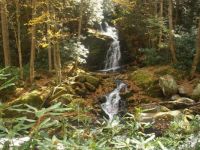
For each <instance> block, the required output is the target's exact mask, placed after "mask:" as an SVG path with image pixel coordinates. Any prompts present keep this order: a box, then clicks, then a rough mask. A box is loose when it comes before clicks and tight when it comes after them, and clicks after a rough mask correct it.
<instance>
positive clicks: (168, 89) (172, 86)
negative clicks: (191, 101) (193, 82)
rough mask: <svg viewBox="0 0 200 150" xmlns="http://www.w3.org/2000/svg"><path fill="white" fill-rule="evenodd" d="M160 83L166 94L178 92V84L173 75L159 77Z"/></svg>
mask: <svg viewBox="0 0 200 150" xmlns="http://www.w3.org/2000/svg"><path fill="white" fill-rule="evenodd" d="M159 85H160V87H161V89H162V92H163V94H164V95H165V96H167V97H170V96H172V95H174V94H177V93H178V86H177V83H176V81H175V79H174V78H173V76H171V75H164V76H162V77H160V78H159Z"/></svg>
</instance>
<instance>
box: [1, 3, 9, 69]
mask: <svg viewBox="0 0 200 150" xmlns="http://www.w3.org/2000/svg"><path fill="white" fill-rule="evenodd" d="M1 28H2V38H3V51H4V63H5V66H10V65H11V59H10V47H9V30H8V19H7V2H6V0H2V1H1Z"/></svg>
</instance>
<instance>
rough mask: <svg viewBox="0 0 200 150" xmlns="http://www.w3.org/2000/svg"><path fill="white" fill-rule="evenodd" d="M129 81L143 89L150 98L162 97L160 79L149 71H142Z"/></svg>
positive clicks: (130, 77)
mask: <svg viewBox="0 0 200 150" xmlns="http://www.w3.org/2000/svg"><path fill="white" fill-rule="evenodd" d="M129 79H130V80H132V81H133V82H135V83H136V85H137V86H139V87H141V88H142V89H143V90H145V91H146V92H147V94H148V95H150V96H160V89H159V86H158V78H157V77H156V76H155V75H154V74H153V73H151V72H150V71H148V70H144V69H140V70H137V71H134V72H133V73H131V74H130V75H129Z"/></svg>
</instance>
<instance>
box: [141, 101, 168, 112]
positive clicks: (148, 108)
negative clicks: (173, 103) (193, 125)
mask: <svg viewBox="0 0 200 150" xmlns="http://www.w3.org/2000/svg"><path fill="white" fill-rule="evenodd" d="M140 108H141V109H142V111H143V112H145V113H158V112H168V111H170V109H168V108H167V107H165V106H162V105H159V104H156V103H151V104H142V105H141V106H140Z"/></svg>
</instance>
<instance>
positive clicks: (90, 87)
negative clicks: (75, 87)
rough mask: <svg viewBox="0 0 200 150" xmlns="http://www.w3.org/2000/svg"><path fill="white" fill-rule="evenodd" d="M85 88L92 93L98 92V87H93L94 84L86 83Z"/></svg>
mask: <svg viewBox="0 0 200 150" xmlns="http://www.w3.org/2000/svg"><path fill="white" fill-rule="evenodd" d="M84 84H85V87H86V88H87V89H88V90H89V91H90V92H95V91H96V87H95V86H93V85H92V84H90V83H88V82H85V83H84Z"/></svg>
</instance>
